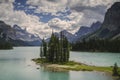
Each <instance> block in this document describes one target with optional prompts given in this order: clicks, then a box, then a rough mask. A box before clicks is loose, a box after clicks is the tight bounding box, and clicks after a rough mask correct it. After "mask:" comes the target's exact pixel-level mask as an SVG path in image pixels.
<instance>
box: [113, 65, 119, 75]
mask: <svg viewBox="0 0 120 80" xmlns="http://www.w3.org/2000/svg"><path fill="white" fill-rule="evenodd" d="M118 75H119V73H118V66H117V63H115V64H114V67H113V76H118Z"/></svg>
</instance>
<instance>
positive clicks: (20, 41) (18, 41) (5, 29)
mask: <svg viewBox="0 0 120 80" xmlns="http://www.w3.org/2000/svg"><path fill="white" fill-rule="evenodd" d="M4 35H5V36H6V37H4ZM3 39H4V40H5V41H8V42H11V43H12V44H13V45H14V46H38V45H40V44H41V39H40V38H39V37H36V36H34V35H32V34H30V33H28V32H27V31H25V30H23V29H21V28H20V27H19V26H17V25H15V26H14V27H13V28H12V27H11V26H10V25H7V24H6V23H4V22H3V21H0V40H2V41H3Z"/></svg>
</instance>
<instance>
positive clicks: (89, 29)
mask: <svg viewBox="0 0 120 80" xmlns="http://www.w3.org/2000/svg"><path fill="white" fill-rule="evenodd" d="M100 27H101V22H99V21H97V22H95V23H93V24H92V25H91V26H90V27H87V26H82V27H80V29H79V30H78V31H77V32H76V33H75V35H76V40H79V39H81V37H84V36H86V35H88V34H91V33H93V32H95V31H97V30H98V29H100Z"/></svg>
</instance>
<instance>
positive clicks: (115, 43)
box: [72, 39, 120, 52]
mask: <svg viewBox="0 0 120 80" xmlns="http://www.w3.org/2000/svg"><path fill="white" fill-rule="evenodd" d="M72 50H73V51H91V52H97V51H98V52H120V40H94V39H91V40H89V41H86V40H83V41H81V42H77V43H75V44H72Z"/></svg>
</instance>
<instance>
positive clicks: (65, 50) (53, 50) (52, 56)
mask: <svg viewBox="0 0 120 80" xmlns="http://www.w3.org/2000/svg"><path fill="white" fill-rule="evenodd" d="M42 44H43V48H41V49H40V50H41V55H44V58H45V59H46V60H47V61H48V62H52V63H63V62H68V61H69V51H70V48H69V42H68V40H67V38H66V37H65V36H64V35H63V33H61V34H60V39H59V38H58V37H57V36H55V35H54V34H53V33H52V35H51V38H50V41H49V42H48V45H47V43H46V42H45V41H44V39H43V41H42ZM42 57H43V56H42Z"/></svg>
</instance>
